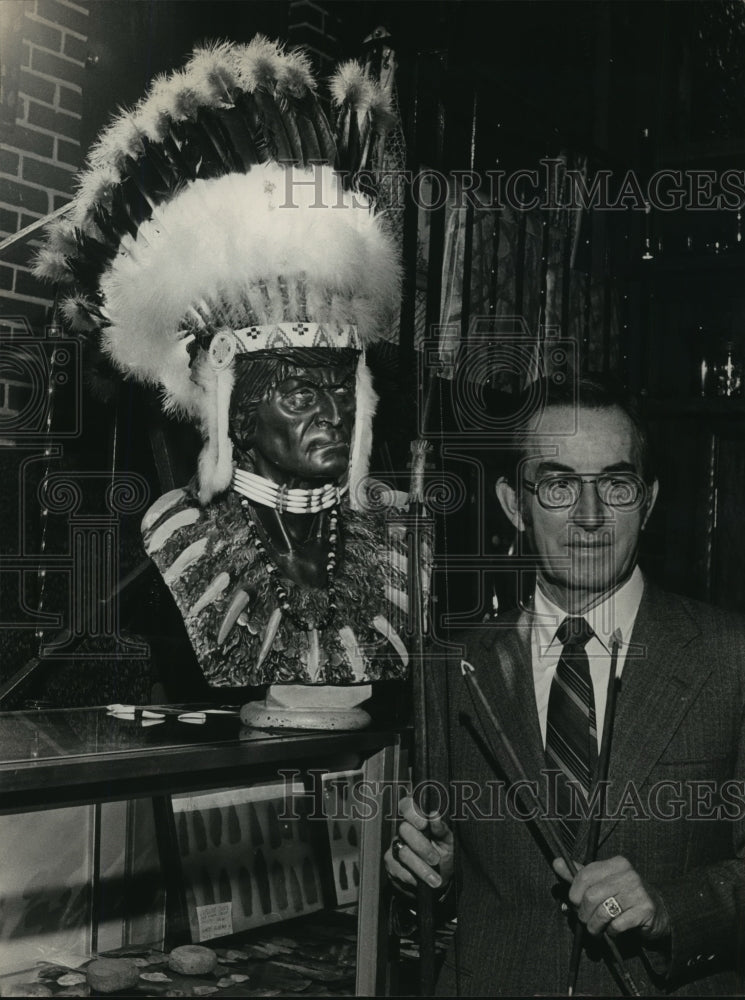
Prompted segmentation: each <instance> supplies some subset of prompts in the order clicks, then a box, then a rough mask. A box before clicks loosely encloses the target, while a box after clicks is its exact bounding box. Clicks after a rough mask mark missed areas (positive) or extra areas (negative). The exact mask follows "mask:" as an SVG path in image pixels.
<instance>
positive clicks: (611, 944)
mask: <svg viewBox="0 0 745 1000" xmlns="http://www.w3.org/2000/svg"><path fill="white" fill-rule="evenodd" d="M460 667H461V672H462V673H463V677H464V678H465V681H466V684H467V685H468V688H469V691H470V692H471V695H472V697H473V698H474V701H475V703H476V704H477V705H478V704H480V705H481V706H482V708H483V710H484V712H485V713H486V717H487V719H488V720H489V723H490V725H491V728H492V729H493V731H494V733H495V735H496V736H498V737H499V739H500V740H501V742H502V746H503V747H504V749H505V750H506V751H507V756H508V757H509V759H510V762H511V764H512V766H513V767H514V769H515V774H516V775H517V778H518V780H519V781H520V782H524V787H528V786H529V784H530V782H529V781H528V777H527V775H526V774H525V770H524V769H523V766H522V764H521V763H520V759H519V757H518V756H517V754H516V753H515V748H514V747H513V746H512V743H511V742H510V739H509V737H508V736H507V734H506V733H505V732H504V730H503V729H502V727H501V725H500V724H499V721H498V720H497V717H496V715H495V714H494V712H493V711H492V707H491V705H490V704H489V702H488V701H487V699H486V697H485V695H484V692H483V691H482V690H481V685H480V684H479V682H478V680H477V679H476V673H475V670H474V668H473V667H472V666H471V664H470V663H468V662H467V661H466V660H461V664H460ZM477 712H478V707H477ZM479 714H480V713H479ZM482 725H483V720H482ZM484 730H485V731H486V727H484ZM487 740H488V742H489V746H490V749H491V752H492V754H494V755H495V757H496V753H495V747H494V745H493V743H492V741H491V740H490V739H489V737H488V735H487ZM541 832H542V833H543V836H544V837H545V839H546V843H547V845H548V848H549V850H550V851H551V852H552V854H553V856H554V857H558V858H561V859H562V860H563V862H564V864H565V865H566V866H567V868H568V869H569V871H570V872H573V873H574V874H575V875H576V873H577V872H578V871H579V865H577V864H576V863H575V862H574V861H573V860H572V859H571V858H570V857H568V856H567V853H566V850H565V849H564V845H563V843H562V842H561V839H560V838H559V837H558V836H557V834H556V833H555V832H554V830H553V828H552V827H551V826H547V827H546V829H543V827H542V828H541ZM602 939H603V941H604V943H605V945H606V947H607V949H608V952H609V953H610V960H611V963H612V965H613V967H614V968H615V971H616V974H617V975H618V977H619V979H620V980H621V982H622V984H623V986H624V988H625V989H626V991H627V993H628V995H629V996H632V997H638V996H641V993H640V992H639V990H638V989H637V986H636V983H635V982H634V980H633V978H632V977H631V975H630V974H629V972H628V970H627V969H626V967H625V966H624V964H623V959H622V958H621V953H620V952H619V950H618V947H617V946H616V943H615V941H613V939H612V938H610V937H608V935H607V933H603V936H602Z"/></svg>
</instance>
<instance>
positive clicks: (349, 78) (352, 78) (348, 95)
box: [329, 59, 375, 114]
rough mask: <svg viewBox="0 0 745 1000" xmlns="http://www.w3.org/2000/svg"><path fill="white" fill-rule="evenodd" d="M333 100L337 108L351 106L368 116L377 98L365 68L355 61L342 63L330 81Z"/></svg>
mask: <svg viewBox="0 0 745 1000" xmlns="http://www.w3.org/2000/svg"><path fill="white" fill-rule="evenodd" d="M329 90H330V91H331V100H332V102H333V104H334V106H335V107H337V108H340V107H342V105H345V104H346V105H349V107H350V108H353V109H354V110H355V111H357V112H358V113H362V114H366V113H367V111H368V110H369V108H370V105H371V104H372V102H373V99H374V97H375V88H374V85H373V83H372V81H371V79H370V77H369V76H367V74H366V73H365V70H364V68H363V67H362V66H361V65H360V64H359V63H358V62H355V61H354V60H353V59H350V60H349V62H345V63H342V64H341V66H339V68H338V69H337V71H336V72H335V73H334V75H333V76H332V77H331V80H330V81H329Z"/></svg>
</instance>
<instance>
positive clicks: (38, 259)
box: [33, 247, 74, 284]
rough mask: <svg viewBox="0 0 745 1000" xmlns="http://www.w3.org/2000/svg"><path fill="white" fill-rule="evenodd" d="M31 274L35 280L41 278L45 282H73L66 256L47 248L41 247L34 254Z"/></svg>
mask: <svg viewBox="0 0 745 1000" xmlns="http://www.w3.org/2000/svg"><path fill="white" fill-rule="evenodd" d="M33 272H34V274H35V275H36V277H37V278H42V279H43V280H45V281H53V282H62V284H70V283H71V282H72V281H73V280H74V276H73V273H72V271H71V269H70V265H69V263H68V259H67V256H66V255H65V254H63V253H60V252H59V251H58V250H52V249H50V248H49V247H42V248H41V250H38V251H37V252H36V255H35V256H34V262H33Z"/></svg>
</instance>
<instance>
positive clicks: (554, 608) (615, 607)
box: [532, 566, 644, 656]
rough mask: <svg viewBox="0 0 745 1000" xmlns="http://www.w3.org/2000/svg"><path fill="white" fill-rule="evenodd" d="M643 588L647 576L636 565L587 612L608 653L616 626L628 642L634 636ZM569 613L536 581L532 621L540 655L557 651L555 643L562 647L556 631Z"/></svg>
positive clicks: (585, 616)
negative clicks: (554, 647) (621, 582)
mask: <svg viewBox="0 0 745 1000" xmlns="http://www.w3.org/2000/svg"><path fill="white" fill-rule="evenodd" d="M643 591H644V577H643V576H642V572H641V570H640V569H639V567H638V566H636V567H635V568H634V572H633V573H632V574H631V576H630V577H629V578H628V580H627V581H626V582H625V583H624V584H623V585H622V586H621V587H619V588H618V590H614V591H613V592H612V593H610V594H609V595H608V596H607V597H606V598H605V599H604V600H602V601H601V602H600V603H599V604H596V605H595V606H594V607H592V608H591V609H590V610H589V611H587V612H586V613H585V614H584V615H583V617H584V618H586V619H587V621H588V623H589V625H590V627H591V628H592V630H593V632H594V633H595V635H596V636H597V638H598V639H599V640H600V642H601V643H602V645H603V646H604V647H605V649H606V650H607V652H608V653H610V651H611V645H612V642H613V633H614V632H615V631H616V629H620V631H621V635H622V637H623V641H624V644H626V643H628V642H629V640H630V639H631V630H632V629H633V627H634V621H635V619H636V613H637V611H638V610H639V604H640V603H641V599H642V593H643ZM566 615H567V612H566V611H564V610H563V609H562V608H560V607H558V605H556V604H554V602H553V601H552V600H551V599H550V598H549V597H548V596H547V595H546V594H545V593H544V592H543V590H542V589H541V586H540V583H536V588H535V595H534V597H533V609H532V622H533V627H534V632H535V636H534V638H535V639H537V644H536V645H537V649H538V652H539V655H541V656H545V655H546V654H547V653H549V652H553V650H551V647H552V645H554V643H556V646H557V649H558V639H557V638H556V631H557V629H558V627H559V625H561V623H562V621H563V620H564V618H566ZM534 648H536V647H535V646H534Z"/></svg>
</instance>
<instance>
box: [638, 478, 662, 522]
mask: <svg viewBox="0 0 745 1000" xmlns="http://www.w3.org/2000/svg"><path fill="white" fill-rule="evenodd" d="M647 489H648V492H647V509H646V511H645V512H644V519H643V520H642V531H644V529H645V528H646V527H647V521H648V520H649V518H650V516H651V514H652V511H653V510H654V505H655V504H656V503H657V494H658V493H659V491H660V481H659V479H655V480H654V482H653V483H652V485H651V486H649V487H648V488H647Z"/></svg>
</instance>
